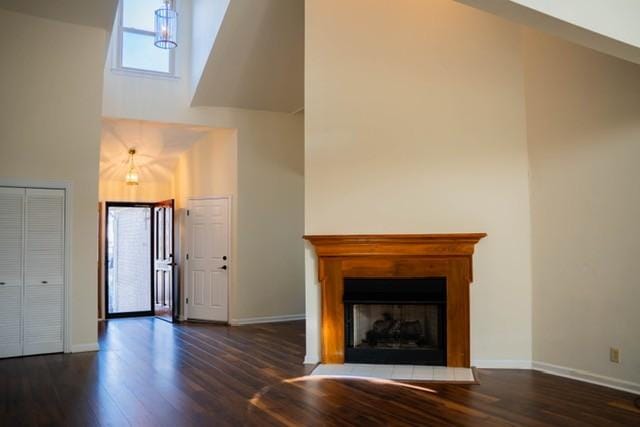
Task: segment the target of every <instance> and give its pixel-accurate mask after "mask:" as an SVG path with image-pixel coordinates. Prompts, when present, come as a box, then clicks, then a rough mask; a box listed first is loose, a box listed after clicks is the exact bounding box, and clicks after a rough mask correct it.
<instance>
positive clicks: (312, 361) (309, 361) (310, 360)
mask: <svg viewBox="0 0 640 427" xmlns="http://www.w3.org/2000/svg"><path fill="white" fill-rule="evenodd" d="M302 363H303V364H305V365H317V364H318V363H320V358H319V357H318V356H311V355H308V354H307V355H305V356H304V362H302Z"/></svg>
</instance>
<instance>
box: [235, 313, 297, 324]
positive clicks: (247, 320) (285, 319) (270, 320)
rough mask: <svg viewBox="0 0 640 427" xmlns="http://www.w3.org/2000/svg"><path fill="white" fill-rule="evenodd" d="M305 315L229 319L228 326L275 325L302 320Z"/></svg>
mask: <svg viewBox="0 0 640 427" xmlns="http://www.w3.org/2000/svg"><path fill="white" fill-rule="evenodd" d="M305 318H306V315H305V314H285V315H284V316H266V317H245V318H244V319H231V320H230V321H229V324H230V325H232V326H240V325H254V324H257V323H277V322H290V321H292V320H304V319H305Z"/></svg>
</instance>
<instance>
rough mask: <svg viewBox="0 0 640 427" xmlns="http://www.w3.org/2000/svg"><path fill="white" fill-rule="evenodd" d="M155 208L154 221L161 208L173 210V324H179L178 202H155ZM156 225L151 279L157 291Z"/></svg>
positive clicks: (171, 200) (170, 200)
mask: <svg viewBox="0 0 640 427" xmlns="http://www.w3.org/2000/svg"><path fill="white" fill-rule="evenodd" d="M169 202H170V203H169ZM153 205H154V207H153V219H154V221H155V218H156V215H155V213H156V212H155V209H156V208H159V207H164V208H166V207H170V208H171V259H172V261H171V262H172V264H173V265H172V270H171V323H178V321H179V320H180V301H181V299H180V268H179V263H178V259H177V258H178V257H179V255H178V256H176V254H177V252H176V249H177V247H176V237H178V238H179V235H178V232H177V229H178V227H176V200H175V199H167V200H161V201H159V202H154V203H153ZM155 225H156V224H154V229H153V231H154V234H153V249H152V251H153V255H152V260H153V263H154V265H153V277H152V278H151V281H152V284H153V286H154V289H155V284H156V283H155V281H156V279H157V277H156V269H155V261H156V249H157V248H158V245H157V242H156V240H155V238H156V229H155ZM154 304H155V298H154ZM154 315H156V313H155V305H154ZM159 319H161V320H165V321H166V319H164V318H159Z"/></svg>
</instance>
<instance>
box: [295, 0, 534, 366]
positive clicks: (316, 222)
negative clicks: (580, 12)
mask: <svg viewBox="0 0 640 427" xmlns="http://www.w3.org/2000/svg"><path fill="white" fill-rule="evenodd" d="M328 28H330V29H331V30H330V31H327V29H328ZM305 51H306V91H305V92H306V101H305V115H306V138H305V184H306V195H305V197H306V203H305V204H306V206H305V232H306V233H307V234H352V233H444V232H487V233H488V237H487V238H486V239H484V240H482V241H481V242H480V244H479V245H478V246H477V251H476V255H475V256H474V270H475V283H473V284H472V287H471V303H472V305H471V357H472V359H473V360H474V363H475V364H477V365H480V366H482V365H485V366H486V365H489V364H490V363H492V362H489V361H491V360H496V359H500V360H515V361H528V360H530V359H531V266H530V217H529V187H528V175H527V170H528V165H527V147H526V124H525V109H524V82H523V69H522V61H521V55H522V51H521V44H520V30H519V27H517V26H515V25H512V24H510V23H507V22H506V21H503V20H501V19H499V18H496V17H493V16H491V15H488V14H486V13H483V12H478V11H476V10H474V9H471V8H469V7H466V6H463V5H460V4H458V3H455V2H449V1H445V0H433V1H423V0H399V1H394V2H388V1H385V0H347V1H345V0H342V1H338V0H307V3H306V46H305ZM314 260H315V255H314V254H313V253H312V252H311V251H310V250H308V251H307V273H306V274H307V276H306V298H307V362H313V361H316V360H317V358H318V356H319V354H318V353H319V347H318V341H319V338H318V329H319V314H318V311H319V305H318V304H319V297H318V285H317V283H316V282H317V273H316V271H315V270H316V269H315V262H314ZM515 363H519V362H515Z"/></svg>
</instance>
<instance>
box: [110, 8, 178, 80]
mask: <svg viewBox="0 0 640 427" xmlns="http://www.w3.org/2000/svg"><path fill="white" fill-rule="evenodd" d="M122 9H123V5H122V0H119V1H118V8H117V10H116V21H115V40H114V41H115V43H113V44H114V46H113V49H112V54H113V57H112V64H113V65H112V67H111V71H120V72H122V73H124V74H129V75H131V76H136V77H142V76H143V75H146V77H154V78H168V79H171V78H178V76H177V75H176V52H175V49H169V71H168V72H164V71H154V70H146V69H143V68H129V67H125V66H123V65H122V45H123V37H122V34H123V33H124V32H125V31H126V32H129V33H137V34H143V35H147V36H154V37H155V31H149V30H141V29H138V28H132V27H125V26H124V23H123V10H122ZM176 11H177V5H176ZM178 28H179V27H178Z"/></svg>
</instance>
